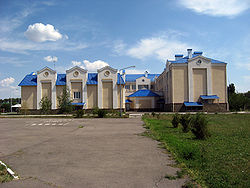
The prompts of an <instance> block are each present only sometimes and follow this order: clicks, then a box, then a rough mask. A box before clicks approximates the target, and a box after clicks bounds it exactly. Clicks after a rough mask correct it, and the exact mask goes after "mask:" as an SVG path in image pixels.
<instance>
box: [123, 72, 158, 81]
mask: <svg viewBox="0 0 250 188" xmlns="http://www.w3.org/2000/svg"><path fill="white" fill-rule="evenodd" d="M142 76H145V74H126V78H125V80H126V82H135V81H136V79H137V78H140V77H142ZM158 76H160V74H148V77H147V78H148V79H150V80H151V81H154V79H155V77H158Z"/></svg>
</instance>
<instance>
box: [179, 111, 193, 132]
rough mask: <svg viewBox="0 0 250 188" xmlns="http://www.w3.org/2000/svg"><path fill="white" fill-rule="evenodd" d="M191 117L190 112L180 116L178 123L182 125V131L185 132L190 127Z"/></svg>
mask: <svg viewBox="0 0 250 188" xmlns="http://www.w3.org/2000/svg"><path fill="white" fill-rule="evenodd" d="M191 121H192V118H191V116H190V114H183V115H182V116H181V118H180V123H181V125H182V131H183V132H184V133H187V132H188V131H189V129H190V125H191Z"/></svg>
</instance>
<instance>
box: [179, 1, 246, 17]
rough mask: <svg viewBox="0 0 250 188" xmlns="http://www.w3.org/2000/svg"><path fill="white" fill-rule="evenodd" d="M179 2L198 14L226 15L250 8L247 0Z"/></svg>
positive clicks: (236, 13) (234, 14)
mask: <svg viewBox="0 0 250 188" xmlns="http://www.w3.org/2000/svg"><path fill="white" fill-rule="evenodd" d="M179 4H180V5H182V6H184V7H185V8H188V9H191V10H192V11H194V12H197V13H200V14H206V15H211V16H228V17H232V16H237V15H239V14H240V13H242V12H244V11H246V10H247V9H249V8H250V1H249V0H240V1H239V0H179Z"/></svg>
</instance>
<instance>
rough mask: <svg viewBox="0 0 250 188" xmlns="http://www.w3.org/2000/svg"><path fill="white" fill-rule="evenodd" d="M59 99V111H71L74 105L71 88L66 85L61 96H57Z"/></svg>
mask: <svg viewBox="0 0 250 188" xmlns="http://www.w3.org/2000/svg"><path fill="white" fill-rule="evenodd" d="M57 99H58V109H59V113H65V112H66V113H69V112H71V111H72V105H71V102H72V101H71V100H70V94H69V90H68V89H67V88H66V87H64V88H63V92H62V95H61V96H58V97H57Z"/></svg>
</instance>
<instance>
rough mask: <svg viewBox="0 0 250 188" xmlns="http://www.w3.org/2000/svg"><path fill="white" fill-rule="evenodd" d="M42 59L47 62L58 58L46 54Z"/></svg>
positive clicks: (55, 60)
mask: <svg viewBox="0 0 250 188" xmlns="http://www.w3.org/2000/svg"><path fill="white" fill-rule="evenodd" d="M43 59H44V60H45V61H48V62H57V60H58V58H57V57H56V56H47V57H44V58H43Z"/></svg>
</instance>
